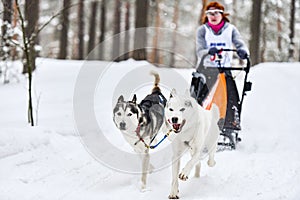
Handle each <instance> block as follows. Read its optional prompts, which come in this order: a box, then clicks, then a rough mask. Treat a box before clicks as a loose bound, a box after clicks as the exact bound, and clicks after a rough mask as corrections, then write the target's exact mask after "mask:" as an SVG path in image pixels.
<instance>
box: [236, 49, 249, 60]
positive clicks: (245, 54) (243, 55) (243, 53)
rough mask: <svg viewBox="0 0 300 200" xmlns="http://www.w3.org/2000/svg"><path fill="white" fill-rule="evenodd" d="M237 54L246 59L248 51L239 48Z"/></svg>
mask: <svg viewBox="0 0 300 200" xmlns="http://www.w3.org/2000/svg"><path fill="white" fill-rule="evenodd" d="M237 55H238V56H239V57H240V59H246V58H247V57H248V53H247V51H245V50H244V49H239V50H237Z"/></svg>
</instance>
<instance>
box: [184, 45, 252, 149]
mask: <svg viewBox="0 0 300 200" xmlns="http://www.w3.org/2000/svg"><path fill="white" fill-rule="evenodd" d="M226 52H229V53H234V52H236V50H235V49H221V50H220V52H219V53H218V54H216V55H215V56H211V57H210V58H209V56H210V55H209V54H206V55H204V56H203V57H202V58H201V60H200V63H199V65H198V67H197V69H196V71H195V72H193V74H192V75H193V77H192V81H191V86H190V93H191V96H192V97H194V98H195V99H196V100H197V102H198V103H199V104H200V105H201V106H202V107H204V108H205V109H207V110H209V109H210V108H211V105H212V104H213V103H214V104H216V105H217V106H218V107H219V112H220V120H219V123H218V125H219V129H220V141H219V142H218V149H219V150H224V149H228V148H229V149H231V150H233V149H236V145H237V143H238V142H240V141H241V138H240V137H239V131H240V130H241V127H240V123H241V122H240V119H241V111H242V105H243V101H244V97H245V96H246V92H248V91H250V90H251V87H252V83H251V82H250V81H248V80H247V79H248V74H249V71H250V66H251V64H250V58H249V57H247V58H246V59H245V60H246V63H245V64H244V65H242V64H239V65H238V66H235V67H231V66H230V67H224V65H225V62H224V60H226V56H230V54H226ZM224 54H225V55H224ZM207 59H209V61H208V62H207ZM241 61H242V60H239V63H240V62H241ZM234 71H244V77H243V85H242V91H240V92H239V91H238V89H237V85H236V82H235V77H234V76H233V75H232V73H233V72H234Z"/></svg>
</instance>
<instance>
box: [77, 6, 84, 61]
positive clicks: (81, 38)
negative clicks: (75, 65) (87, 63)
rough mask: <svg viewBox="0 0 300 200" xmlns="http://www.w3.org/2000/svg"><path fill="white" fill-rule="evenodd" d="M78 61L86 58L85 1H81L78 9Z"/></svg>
mask: <svg viewBox="0 0 300 200" xmlns="http://www.w3.org/2000/svg"><path fill="white" fill-rule="evenodd" d="M78 21H79V24H78V39H79V43H78V59H79V60H82V59H83V58H84V0H79V7H78Z"/></svg>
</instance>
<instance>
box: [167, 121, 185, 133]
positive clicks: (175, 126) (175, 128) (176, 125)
mask: <svg viewBox="0 0 300 200" xmlns="http://www.w3.org/2000/svg"><path fill="white" fill-rule="evenodd" d="M168 122H169V124H170V125H172V128H173V131H174V132H175V133H179V132H180V131H181V129H182V127H183V126H184V124H185V119H184V120H183V121H182V123H180V124H179V123H172V122H171V121H170V120H168Z"/></svg>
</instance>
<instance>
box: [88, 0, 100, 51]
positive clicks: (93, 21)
mask: <svg viewBox="0 0 300 200" xmlns="http://www.w3.org/2000/svg"><path fill="white" fill-rule="evenodd" d="M97 7H98V1H93V2H92V3H91V11H92V12H91V16H90V24H89V26H90V29H89V43H88V53H90V52H91V51H92V50H93V49H94V47H95V36H96V16H97Z"/></svg>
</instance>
